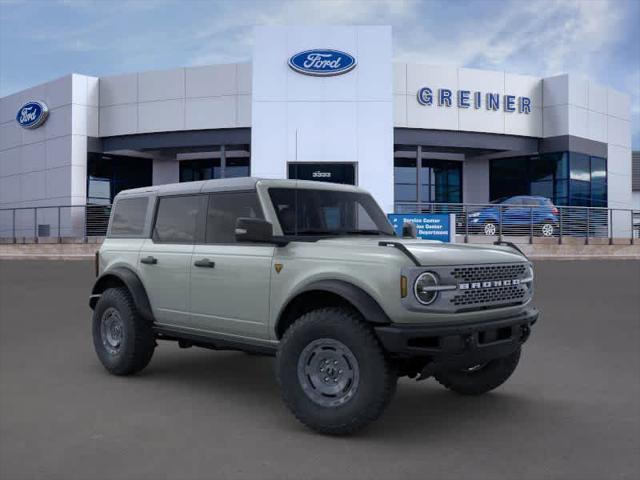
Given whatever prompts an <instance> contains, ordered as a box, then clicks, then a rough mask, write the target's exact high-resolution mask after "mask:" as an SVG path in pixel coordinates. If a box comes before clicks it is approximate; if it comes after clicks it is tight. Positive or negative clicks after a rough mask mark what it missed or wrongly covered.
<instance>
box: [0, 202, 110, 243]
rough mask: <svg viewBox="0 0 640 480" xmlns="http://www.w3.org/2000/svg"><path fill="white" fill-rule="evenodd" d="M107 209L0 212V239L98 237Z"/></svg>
mask: <svg viewBox="0 0 640 480" xmlns="http://www.w3.org/2000/svg"><path fill="white" fill-rule="evenodd" d="M110 214H111V205H67V206H57V205H56V206H50V207H21V208H8V209H0V238H5V239H6V238H10V239H13V241H14V242H15V241H16V239H18V238H21V237H34V238H36V239H37V238H42V237H55V238H58V239H59V240H60V239H62V238H63V237H101V236H104V235H106V233H107V226H108V224H109V215H110Z"/></svg>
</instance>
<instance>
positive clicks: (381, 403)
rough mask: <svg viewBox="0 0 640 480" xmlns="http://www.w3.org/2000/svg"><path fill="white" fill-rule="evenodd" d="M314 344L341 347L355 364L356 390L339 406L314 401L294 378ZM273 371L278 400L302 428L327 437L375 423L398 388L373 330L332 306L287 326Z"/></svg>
mask: <svg viewBox="0 0 640 480" xmlns="http://www.w3.org/2000/svg"><path fill="white" fill-rule="evenodd" d="M319 339H330V340H334V341H337V342H340V343H341V344H343V345H344V346H346V347H347V348H348V349H349V350H350V352H351V353H352V354H353V357H355V359H356V362H357V368H358V372H359V373H358V375H359V377H358V378H359V380H358V383H357V388H356V389H355V393H353V396H351V397H350V398H349V399H348V400H347V401H346V402H345V403H343V404H341V405H337V406H324V405H319V404H318V403H316V402H314V401H313V400H312V399H311V398H310V397H309V396H308V394H307V393H305V391H304V389H303V386H302V381H301V380H300V379H299V375H298V373H299V371H298V368H299V365H298V362H299V359H300V357H301V355H303V351H304V350H305V348H306V347H308V346H309V345H311V344H312V342H314V341H317V340H319ZM276 372H277V379H278V384H279V386H280V392H281V395H282V398H283V400H284V402H285V404H286V405H287V407H288V408H289V409H290V410H291V411H292V412H293V414H294V415H295V417H296V418H297V419H298V420H299V421H300V422H302V423H303V424H304V425H306V426H307V427H309V428H311V429H313V430H315V431H317V432H320V433H323V434H329V435H348V434H352V433H354V432H356V431H358V430H360V429H362V428H364V427H365V426H366V425H368V424H369V423H371V422H372V421H374V420H376V419H377V418H378V417H379V416H380V415H381V414H382V412H383V411H384V409H385V408H386V406H387V405H388V404H389V402H390V400H391V398H392V397H393V394H394V392H395V389H396V384H397V375H396V372H395V371H394V370H393V368H392V367H391V365H390V363H389V362H388V360H387V359H386V358H385V354H384V351H383V349H382V347H381V346H380V344H379V343H378V340H377V339H376V337H375V336H374V334H373V331H372V329H371V328H370V327H369V326H368V325H367V324H366V323H364V322H363V321H362V318H361V317H360V315H359V314H358V313H357V312H354V311H352V310H349V309H346V308H336V307H330V308H321V309H318V310H313V311H311V312H309V313H306V314H304V315H302V316H301V317H300V318H298V319H297V320H296V321H295V322H294V323H293V325H291V327H289V329H288V330H287V331H286V332H285V334H284V337H283V338H282V341H281V342H280V346H279V349H278V353H277V357H276ZM307 388H308V386H307Z"/></svg>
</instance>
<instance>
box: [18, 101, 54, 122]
mask: <svg viewBox="0 0 640 480" xmlns="http://www.w3.org/2000/svg"><path fill="white" fill-rule="evenodd" d="M48 115H49V109H48V108H47V106H46V105H45V104H44V103H42V102H36V101H31V102H27V103H25V104H24V105H23V106H21V107H20V109H19V110H18V114H17V115H16V122H18V124H19V125H20V126H21V127H23V128H38V127H39V126H40V125H42V124H43V123H44V122H45V120H46V119H47V116H48Z"/></svg>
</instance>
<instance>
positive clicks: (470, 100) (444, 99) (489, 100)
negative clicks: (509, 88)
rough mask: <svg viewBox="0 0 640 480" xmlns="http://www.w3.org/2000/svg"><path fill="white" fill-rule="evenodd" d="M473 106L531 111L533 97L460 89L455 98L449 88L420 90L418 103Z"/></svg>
mask: <svg viewBox="0 0 640 480" xmlns="http://www.w3.org/2000/svg"><path fill="white" fill-rule="evenodd" d="M454 100H455V106H457V107H458V108H473V109H475V110H479V109H481V108H485V109H487V110H496V111H497V110H500V109H501V108H502V109H503V110H504V111H505V112H518V113H524V114H529V113H531V99H530V98H529V97H522V96H520V97H519V96H516V95H500V94H499V93H486V94H485V93H483V92H472V91H471V90H458V91H457V92H456V95H455V98H454V95H453V92H452V91H451V90H449V89H448V88H438V89H437V90H436V89H432V88H431V87H422V88H421V89H419V90H418V103H419V104H420V105H425V106H431V105H433V104H434V103H435V104H436V105H437V106H439V107H451V106H453V105H454Z"/></svg>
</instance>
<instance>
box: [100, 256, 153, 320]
mask: <svg viewBox="0 0 640 480" xmlns="http://www.w3.org/2000/svg"><path fill="white" fill-rule="evenodd" d="M113 280H116V281H118V283H123V284H124V286H125V287H127V290H129V293H130V294H131V297H132V298H133V303H134V304H135V306H136V310H138V313H139V314H140V316H141V317H142V318H144V319H145V320H147V321H149V322H153V321H154V318H153V312H152V310H151V304H150V303H149V297H148V296H147V291H146V290H145V288H144V285H143V284H142V281H141V280H140V277H138V275H137V274H136V273H135V272H134V271H133V270H131V269H129V268H127V267H115V268H112V269H110V270H108V271H106V272H104V273H103V274H102V275H100V277H98V279H97V280H96V283H95V284H94V285H93V289H92V290H91V297H90V299H89V306H90V307H91V309H92V310H93V309H94V308H95V306H96V303H98V299H99V298H100V295H101V294H102V292H104V291H105V290H106V289H107V288H109V285H110V284H111V282H112V281H113Z"/></svg>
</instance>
